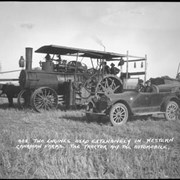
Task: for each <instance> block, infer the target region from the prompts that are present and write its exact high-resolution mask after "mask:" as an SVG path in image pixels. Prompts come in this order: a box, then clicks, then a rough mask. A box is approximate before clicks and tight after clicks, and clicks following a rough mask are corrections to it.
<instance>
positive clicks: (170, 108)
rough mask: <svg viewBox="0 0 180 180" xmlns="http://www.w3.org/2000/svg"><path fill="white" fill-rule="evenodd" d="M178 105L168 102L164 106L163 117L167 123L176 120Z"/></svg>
mask: <svg viewBox="0 0 180 180" xmlns="http://www.w3.org/2000/svg"><path fill="white" fill-rule="evenodd" d="M178 108H179V106H178V104H177V103H176V102H175V101H169V102H168V103H167V105H166V112H165V117H166V119H167V120H168V121H172V120H176V119H177V111H178Z"/></svg>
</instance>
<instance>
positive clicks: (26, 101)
mask: <svg viewBox="0 0 180 180" xmlns="http://www.w3.org/2000/svg"><path fill="white" fill-rule="evenodd" d="M30 97H31V91H30V90H26V89H23V90H21V91H20V92H19V94H18V97H17V102H18V107H19V108H20V109H24V108H28V107H30Z"/></svg>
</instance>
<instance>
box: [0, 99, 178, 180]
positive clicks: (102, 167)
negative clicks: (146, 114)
mask: <svg viewBox="0 0 180 180" xmlns="http://www.w3.org/2000/svg"><path fill="white" fill-rule="evenodd" d="M2 103H3V104H2ZM7 106H8V105H7V103H4V102H3V101H1V104H0V178H5V179H9V178H17V179H19V178H20V179H24V178H26V179H31V178H41V179H46V178H71V179H75V178H78V179H79V178H86V179H90V178H99V179H103V178H108V179H109V178H113V179H117V178H124V179H125V178H139V179H142V178H180V121H173V122H169V121H166V120H165V119H164V118H163V116H157V117H152V118H148V119H146V120H145V119H143V118H141V119H140V118H136V119H135V118H134V119H133V120H132V121H129V122H127V124H126V125H123V126H122V127H113V126H111V125H110V123H109V122H108V120H107V119H105V121H104V122H103V121H102V122H98V121H95V120H92V121H91V122H88V121H87V120H86V117H85V114H84V112H83V111H61V110H57V111H51V112H44V113H41V114H39V113H36V112H33V111H31V110H29V109H28V110H24V111H22V110H18V109H17V108H16V107H15V108H11V109H9V108H8V107H7ZM150 138H152V139H150ZM107 140H111V141H107ZM113 141H114V142H113ZM118 141H119V142H118ZM147 141H148V142H147ZM157 141H158V142H157ZM164 141H165V142H164ZM138 145H150V146H146V147H151V148H145V146H138ZM155 145H156V146H155ZM138 147H141V148H138ZM143 147H144V148H143ZM160 147H161V148H160Z"/></svg>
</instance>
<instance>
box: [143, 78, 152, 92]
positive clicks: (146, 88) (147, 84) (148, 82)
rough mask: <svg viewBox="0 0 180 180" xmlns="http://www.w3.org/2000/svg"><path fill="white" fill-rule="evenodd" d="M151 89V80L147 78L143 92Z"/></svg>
mask: <svg viewBox="0 0 180 180" xmlns="http://www.w3.org/2000/svg"><path fill="white" fill-rule="evenodd" d="M152 91H153V88H152V85H151V81H150V80H148V81H146V87H145V90H144V92H152Z"/></svg>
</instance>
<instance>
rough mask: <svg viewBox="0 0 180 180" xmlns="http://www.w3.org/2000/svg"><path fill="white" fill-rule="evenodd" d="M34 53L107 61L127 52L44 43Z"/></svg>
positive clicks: (122, 55)
mask: <svg viewBox="0 0 180 180" xmlns="http://www.w3.org/2000/svg"><path fill="white" fill-rule="evenodd" d="M35 52H36V53H46V54H57V55H65V56H77V55H78V56H80V57H89V58H96V59H106V60H107V61H108V60H109V61H112V60H119V59H113V58H123V57H127V54H119V53H113V52H106V51H96V50H89V49H81V48H74V47H67V46H57V45H45V46H42V47H40V48H39V49H37V50H36V51H35ZM128 57H129V58H140V59H143V57H137V56H130V55H128Z"/></svg>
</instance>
